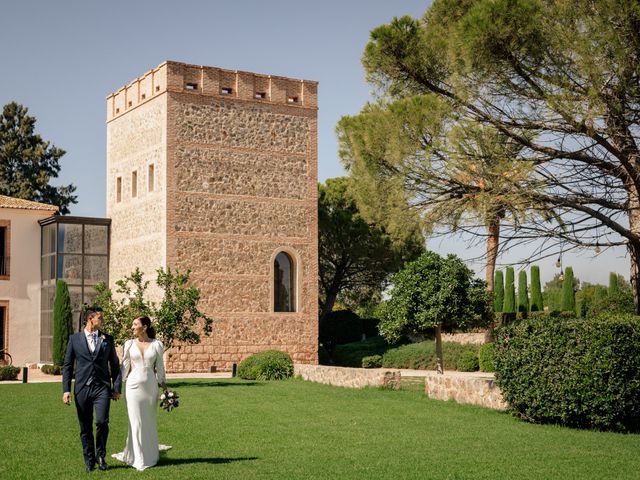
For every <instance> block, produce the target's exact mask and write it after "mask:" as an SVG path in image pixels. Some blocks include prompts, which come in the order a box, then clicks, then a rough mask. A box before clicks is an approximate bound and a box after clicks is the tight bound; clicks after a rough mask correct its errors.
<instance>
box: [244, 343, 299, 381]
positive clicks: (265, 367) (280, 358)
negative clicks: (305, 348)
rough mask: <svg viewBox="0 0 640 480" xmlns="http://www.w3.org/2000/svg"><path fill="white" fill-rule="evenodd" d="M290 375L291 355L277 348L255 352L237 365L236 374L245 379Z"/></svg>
mask: <svg viewBox="0 0 640 480" xmlns="http://www.w3.org/2000/svg"><path fill="white" fill-rule="evenodd" d="M292 375H293V361H292V360H291V357H290V356H289V355H288V354H286V353H285V352H281V351H279V350H266V351H264V352H260V353H256V354H254V355H251V356H250V357H247V358H245V359H244V360H243V361H242V362H240V365H238V376H239V377H240V378H244V379H245V380H281V379H283V378H288V377H291V376H292Z"/></svg>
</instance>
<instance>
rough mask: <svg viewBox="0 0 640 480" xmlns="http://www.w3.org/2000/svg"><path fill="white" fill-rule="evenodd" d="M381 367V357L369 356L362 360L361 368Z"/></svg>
mask: <svg viewBox="0 0 640 480" xmlns="http://www.w3.org/2000/svg"><path fill="white" fill-rule="evenodd" d="M381 366H382V355H371V356H369V357H364V358H363V359H362V368H380V367H381Z"/></svg>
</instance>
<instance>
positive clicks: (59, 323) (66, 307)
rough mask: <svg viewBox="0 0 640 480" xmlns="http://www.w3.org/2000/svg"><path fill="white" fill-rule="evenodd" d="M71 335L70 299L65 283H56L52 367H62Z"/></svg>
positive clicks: (60, 281)
mask: <svg viewBox="0 0 640 480" xmlns="http://www.w3.org/2000/svg"><path fill="white" fill-rule="evenodd" d="M72 333H73V318H72V313H71V298H70V297H69V288H68V287H67V282H65V281H64V280H58V281H57V282H56V296H55V300H54V301H53V340H52V342H53V344H52V356H53V364H54V365H62V363H63V362H64V356H65V354H66V353H67V342H68V341H69V335H71V334H72Z"/></svg>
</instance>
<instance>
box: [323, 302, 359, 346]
mask: <svg viewBox="0 0 640 480" xmlns="http://www.w3.org/2000/svg"><path fill="white" fill-rule="evenodd" d="M361 339H362V320H361V319H360V317H359V316H358V315H356V314H355V313H353V312H352V311H351V310H337V311H335V312H331V313H329V314H328V315H326V316H325V317H324V318H323V319H322V321H321V322H320V342H321V343H323V344H325V345H331V344H333V345H336V344H337V345H341V344H344V343H351V342H357V341H358V340H361Z"/></svg>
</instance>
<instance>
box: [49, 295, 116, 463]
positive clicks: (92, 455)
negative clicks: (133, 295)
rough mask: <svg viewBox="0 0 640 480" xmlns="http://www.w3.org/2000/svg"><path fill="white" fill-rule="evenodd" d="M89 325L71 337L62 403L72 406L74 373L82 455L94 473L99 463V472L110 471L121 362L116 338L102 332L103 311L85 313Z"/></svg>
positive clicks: (91, 310) (64, 369)
mask: <svg viewBox="0 0 640 480" xmlns="http://www.w3.org/2000/svg"><path fill="white" fill-rule="evenodd" d="M86 319H87V324H86V326H85V328H84V330H83V331H81V332H78V333H74V334H73V335H71V336H70V337H69V344H68V345H67V354H66V356H65V359H64V366H63V369H62V390H63V392H64V393H63V395H62V401H63V402H64V403H66V404H67V405H70V404H71V378H72V377H73V369H74V363H75V364H76V372H75V388H74V394H75V401H76V410H77V412H78V421H79V422H80V440H81V441H82V452H83V454H84V461H85V464H86V465H87V472H91V471H92V470H93V469H94V468H95V466H96V463H97V464H98V467H99V468H100V470H106V469H107V463H106V462H105V455H106V454H107V436H108V435H109V405H110V400H111V399H113V400H118V398H120V387H121V383H122V381H121V376H120V361H119V360H118V355H116V347H115V344H114V342H113V337H112V336H111V335H107V334H106V333H104V332H101V331H100V327H102V322H103V318H102V311H101V309H100V308H96V307H94V308H90V309H89V310H87V311H86ZM94 409H95V411H96V441H95V446H94V443H93V425H92V423H93V410H94ZM96 454H97V456H96Z"/></svg>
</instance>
